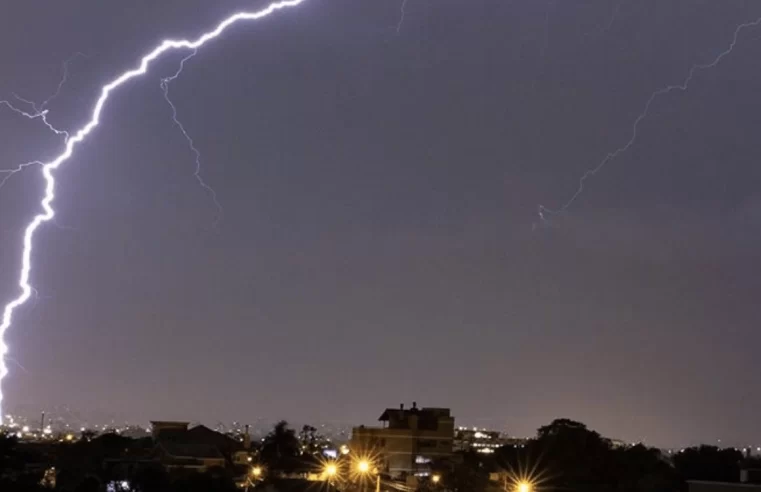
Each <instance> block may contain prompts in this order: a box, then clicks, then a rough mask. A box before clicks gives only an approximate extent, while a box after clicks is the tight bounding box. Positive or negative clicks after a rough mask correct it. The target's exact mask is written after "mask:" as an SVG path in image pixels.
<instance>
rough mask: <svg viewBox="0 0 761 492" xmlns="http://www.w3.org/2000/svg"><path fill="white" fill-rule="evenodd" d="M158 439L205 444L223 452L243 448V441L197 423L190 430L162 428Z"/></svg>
mask: <svg viewBox="0 0 761 492" xmlns="http://www.w3.org/2000/svg"><path fill="white" fill-rule="evenodd" d="M156 440H157V441H158V442H159V443H160V444H165V443H172V444H182V445H205V446H210V447H214V448H217V449H218V450H219V451H221V452H223V453H233V452H235V451H241V450H243V444H242V443H240V442H238V441H236V440H235V439H233V438H231V437H228V436H226V435H224V434H220V433H219V432H216V431H213V430H211V429H209V428H208V427H206V426H203V425H197V426H195V427H193V428H192V429H189V430H188V429H174V428H173V429H162V430H161V431H160V432H159V433H158V435H157V438H156Z"/></svg>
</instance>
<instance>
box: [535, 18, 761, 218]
mask: <svg viewBox="0 0 761 492" xmlns="http://www.w3.org/2000/svg"><path fill="white" fill-rule="evenodd" d="M759 24H761V17H759V18H758V19H756V20H754V21H750V22H744V23H742V24H740V25H738V26H737V27H736V28H735V31H734V35H733V36H732V42H731V43H729V46H728V47H727V48H726V49H725V50H724V51H722V52H721V53H719V54H718V55H717V56H716V57H715V58H714V59H713V60H712V61H710V62H709V63H700V64H695V65H693V66H692V67H690V70H689V71H688V72H687V76H686V77H685V78H684V80H683V81H682V83H681V84H673V85H667V86H664V87H661V88H660V89H658V90H656V91H655V92H653V93H652V94H651V95H650V97H649V98H648V99H647V102H646V103H645V106H644V107H643V108H642V111H641V112H640V113H639V115H638V116H637V118H636V119H635V120H634V124H633V125H632V133H631V136H630V137H629V140H628V141H627V142H626V143H625V144H624V145H622V146H621V147H618V148H617V149H615V150H613V151H611V152H608V153H607V154H606V155H605V157H604V158H603V159H602V160H601V161H600V162H599V163H598V164H597V166H595V167H593V168H591V169H589V170H587V171H586V172H585V173H584V174H583V175H582V176H581V178H579V186H578V188H577V189H576V192H575V193H574V194H573V196H571V199H570V200H568V201H567V202H566V203H565V204H564V205H563V206H562V207H560V208H559V209H556V210H551V209H549V208H547V207H545V206H543V205H539V218H540V219H541V221H542V222H546V221H547V218H546V217H545V214H550V215H556V214H559V213H562V212H565V211H567V210H568V208H569V207H570V206H571V205H573V203H574V202H575V201H576V199H577V198H578V197H579V195H581V193H582V192H583V191H584V184H585V183H586V181H587V179H589V178H591V177H592V176H594V175H595V174H597V173H598V172H600V171H601V170H602V168H604V167H605V165H606V164H608V163H609V162H610V161H612V160H614V159H616V158H617V157H618V156H620V155H621V154H623V153H625V152H626V151H627V150H629V149H630V148H631V147H632V145H634V144H635V143H636V142H637V135H638V133H637V132H638V130H639V125H640V124H641V123H642V121H643V120H644V119H645V118H647V115H648V114H649V113H650V107H651V106H652V105H653V102H655V100H656V99H658V98H660V97H662V96H665V95H667V94H670V93H672V92H674V91H680V92H684V91H686V90H687V89H688V87H689V86H690V83H691V82H692V79H693V78H694V76H695V74H696V73H697V72H699V71H702V70H708V69H710V68H714V67H715V66H716V65H718V64H719V63H720V62H721V60H723V59H724V57H726V56H727V55H729V54H730V53H732V51H733V50H734V49H735V46H736V45H737V41H738V39H739V36H740V33H741V32H742V31H743V30H745V29H749V28H752V27H756V26H758V25H759Z"/></svg>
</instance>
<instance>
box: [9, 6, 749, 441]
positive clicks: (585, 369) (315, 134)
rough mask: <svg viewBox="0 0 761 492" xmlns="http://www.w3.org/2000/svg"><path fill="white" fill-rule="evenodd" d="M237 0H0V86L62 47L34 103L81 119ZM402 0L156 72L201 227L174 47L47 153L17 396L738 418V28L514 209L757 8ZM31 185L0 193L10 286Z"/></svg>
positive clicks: (36, 189)
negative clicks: (126, 74) (54, 169)
mask: <svg viewBox="0 0 761 492" xmlns="http://www.w3.org/2000/svg"><path fill="white" fill-rule="evenodd" d="M263 5H264V3H263V2H243V1H237V0H225V1H220V2H208V1H200V0H192V1H190V0H164V1H161V2H153V1H130V2H127V1H122V2H118V1H103V0H77V1H68V2H53V1H50V0H44V1H43V0H26V1H24V2H13V3H12V5H10V6H6V7H4V9H3V11H2V14H1V15H0V67H1V69H0V73H2V76H1V77H0V99H3V98H8V97H11V94H12V93H13V92H17V93H19V94H20V95H22V96H24V97H26V98H30V99H35V100H40V101H41V100H44V99H45V98H46V97H47V96H49V95H50V93H52V92H53V91H54V90H55V87H56V84H57V83H58V81H59V78H60V71H61V62H62V61H63V60H65V59H67V58H69V57H70V56H71V55H72V54H73V53H75V52H83V53H85V54H87V55H88V58H81V57H80V58H77V59H76V60H75V61H74V62H73V63H72V64H71V66H70V79H69V81H68V83H67V85H66V86H65V87H64V88H63V91H62V93H61V95H60V97H59V98H58V99H56V100H55V101H54V102H53V103H52V104H51V105H50V113H49V116H50V119H51V121H52V122H53V123H54V124H56V125H58V126H60V127H63V128H65V129H75V128H78V127H79V126H80V125H81V124H82V123H83V122H84V121H86V120H87V119H88V117H89V112H90V110H91V107H92V104H93V102H94V101H95V98H96V97H97V93H98V91H99V87H100V86H101V85H102V84H103V83H104V82H106V81H108V80H110V79H111V78H112V77H113V76H114V75H116V74H118V73H119V72H121V71H123V70H124V69H126V68H129V67H132V66H134V64H135V62H136V60H137V59H138V58H139V56H140V55H141V54H143V53H145V52H146V51H148V50H149V49H151V48H152V47H153V46H154V45H155V44H156V43H157V42H158V41H160V40H161V39H162V38H165V37H168V36H195V35H197V34H198V33H200V32H202V31H203V30H206V29H208V28H210V27H211V26H213V25H215V24H216V23H217V22H218V21H219V20H221V19H222V18H224V17H226V16H227V15H229V14H230V13H231V12H233V11H235V10H237V9H239V8H247V9H254V8H256V7H260V6H263ZM400 5H401V2H400V1H399V2H397V1H390V0H383V1H378V0H308V1H307V2H306V3H305V4H304V5H302V6H301V7H299V8H297V9H293V10H287V11H283V12H281V13H279V14H277V15H275V16H273V17H271V18H269V19H267V20H266V21H264V22H259V23H248V24H242V25H240V26H238V27H234V28H232V29H231V30H230V31H229V32H228V33H227V34H226V35H225V36H224V37H223V38H221V39H219V40H218V41H216V42H214V43H213V44H211V45H208V46H206V47H204V49H202V50H201V51H200V52H199V54H198V55H197V56H196V57H195V58H193V59H192V60H190V61H189V62H188V63H187V65H186V68H185V72H184V73H183V75H182V76H181V77H180V78H179V79H178V80H177V81H175V82H174V83H173V85H172V86H171V95H172V97H173V100H174V102H175V104H176V105H177V108H178V110H179V116H180V118H181V120H182V121H183V123H185V125H186V127H187V129H188V131H189V132H190V134H191V135H192V136H193V138H194V139H195V142H196V145H197V147H198V149H199V150H200V151H201V152H202V155H203V166H204V167H203V176H204V178H205V179H206V181H207V182H208V183H209V184H210V185H211V186H213V187H214V189H215V190H216V192H217V194H218V198H219V202H220V203H221V205H222V206H223V207H224V217H223V219H222V221H221V222H220V223H219V224H218V226H217V227H216V228H214V227H213V226H212V225H213V223H214V219H215V212H216V210H215V208H214V204H213V202H212V201H211V199H210V198H209V196H208V194H206V193H205V191H204V190H203V189H202V188H201V187H200V186H199V185H198V184H197V183H196V181H195V179H194V177H193V171H194V162H193V155H192V153H191V152H190V150H189V148H188V147H187V145H186V143H185V141H184V139H183V137H182V134H181V133H180V132H179V131H178V129H177V128H176V127H175V126H173V124H172V120H171V112H170V108H169V107H168V106H167V104H166V103H165V101H164V100H163V98H162V93H161V90H160V87H159V82H160V79H161V77H166V76H169V75H171V74H172V73H174V71H175V70H176V68H177V65H178V63H179V60H180V58H181V57H182V55H181V54H172V55H170V56H167V57H165V58H163V59H162V61H161V62H159V63H157V64H156V65H155V66H153V68H152V70H151V72H150V74H148V75H147V76H146V77H144V78H143V79H141V80H140V81H137V82H135V83H131V84H129V85H128V86H127V87H125V88H124V89H123V90H120V91H119V92H118V93H117V94H114V96H113V98H112V99H111V100H110V102H109V104H108V106H107V108H106V109H105V112H104V116H103V123H102V125H101V126H100V127H99V128H98V129H97V131H96V132H95V133H93V134H92V136H91V138H90V139H89V140H88V141H87V143H86V144H84V145H82V146H81V147H79V148H78V151H77V155H76V156H75V158H74V159H72V160H71V161H69V162H67V163H66V164H65V166H64V167H62V168H61V170H60V172H59V173H58V183H59V195H58V199H57V201H56V208H57V210H58V220H57V225H49V226H47V227H46V228H45V229H44V230H43V231H42V232H41V233H40V234H39V235H38V236H37V243H36V246H37V249H36V254H35V255H34V271H33V275H32V278H33V281H34V285H35V287H36V288H37V289H38V291H39V299H38V300H36V301H35V302H33V303H30V304H29V305H28V306H27V307H26V308H24V309H23V310H21V311H19V315H18V317H17V322H16V323H15V324H14V326H13V327H12V329H11V331H10V332H9V333H8V340H9V343H10V344H11V355H12V356H13V358H14V359H15V360H17V361H18V362H19V363H20V364H22V365H23V366H24V367H25V368H26V371H24V370H21V369H20V368H19V367H18V366H17V365H15V364H14V363H10V369H11V373H10V376H9V377H8V379H7V380H6V381H5V383H4V386H3V389H4V392H5V394H6V402H7V403H8V405H9V407H10V408H12V407H13V406H14V405H16V406H20V405H24V406H27V407H32V408H36V407H39V408H40V409H42V408H44V407H45V406H50V405H54V404H68V405H69V406H71V407H74V408H79V409H94V410H99V411H107V412H118V413H120V414H122V415H126V416H128V417H129V418H131V419H133V420H141V421H147V420H148V419H151V418H153V419H170V418H181V419H191V420H201V421H208V422H216V421H218V420H232V419H237V420H243V421H246V420H253V419H255V418H259V417H264V418H279V417H283V418H287V419H293V420H298V421H308V420H315V421H317V420H320V421H327V420H330V421H341V422H349V423H352V422H356V423H371V422H372V421H373V420H374V419H375V418H376V417H377V416H378V415H379V414H380V411H381V409H382V408H384V407H385V406H396V405H397V404H398V403H399V402H402V401H404V402H407V403H408V404H409V403H410V402H411V401H413V400H416V401H418V402H419V404H421V405H429V406H450V407H451V408H452V409H453V413H454V415H455V416H456V419H457V420H456V422H457V423H458V424H462V425H478V426H486V427H494V428H498V429H507V430H508V431H510V432H511V433H513V434H517V435H527V434H532V433H533V432H534V430H535V429H536V428H537V427H538V426H540V425H543V424H545V423H547V422H549V421H550V420H551V419H553V418H555V417H569V418H574V419H577V420H581V421H583V422H585V423H587V424H588V425H589V426H590V427H592V428H594V429H596V430H599V431H600V432H602V433H603V434H606V435H610V436H612V437H621V438H625V439H632V440H634V439H646V440H648V441H649V442H651V443H653V444H659V445H671V444H681V443H694V442H698V441H705V442H716V439H722V442H731V443H735V442H736V443H738V444H739V443H753V444H756V443H760V444H761V422H760V421H759V420H758V418H757V413H758V412H757V409H758V408H759V407H760V406H761V394H759V392H758V391H756V389H757V388H758V387H759V383H761V372H759V371H758V370H757V368H756V365H757V362H758V347H759V344H761V332H759V320H761V303H759V302H758V299H759V294H761V277H760V276H759V271H758V270H759V265H760V263H759V262H760V260H761V250H760V249H759V246H760V245H761V232H760V230H761V229H760V226H761V191H759V190H761V165H759V163H761V139H759V138H758V134H759V132H760V131H761V118H760V117H759V114H761V112H759V110H760V109H761V98H759V96H758V94H759V90H758V88H759V87H760V84H761V68H759V64H758V60H759V59H760V57H761V28H755V29H748V30H746V31H743V33H742V35H741V36H740V38H739V42H738V43H737V45H736V47H735V50H734V51H733V52H732V54H731V55H729V56H727V57H726V58H724V59H723V60H722V62H721V64H720V65H719V66H718V67H716V68H715V69H712V70H708V71H703V72H698V73H697V74H696V76H695V79H694V80H693V83H692V85H691V86H690V89H689V90H688V91H687V92H675V93H673V94H671V95H669V96H667V97H664V98H661V99H658V100H657V101H656V102H655V103H654V104H653V105H652V106H651V108H650V109H651V111H650V115H649V117H648V118H647V119H646V120H644V121H643V122H642V123H641V125H640V126H639V139H638V140H637V142H636V144H635V145H634V146H632V148H631V149H630V150H629V152H627V153H625V154H623V155H621V156H620V157H619V158H618V159H615V160H613V161H611V162H610V163H609V164H608V166H607V167H606V168H605V169H604V170H603V171H602V172H601V173H599V174H598V175H596V176H595V177H593V178H591V179H590V180H588V181H587V183H586V191H585V193H584V194H583V195H582V196H581V197H580V198H579V199H578V200H577V201H576V203H575V204H574V206H573V207H572V208H571V209H570V210H569V211H568V212H567V213H566V214H563V215H562V216H561V215H558V216H554V217H552V222H551V224H549V226H548V227H539V228H533V227H532V226H533V225H534V224H535V223H536V222H537V220H538V217H537V213H536V211H537V209H538V206H539V205H540V204H543V205H545V206H548V207H550V208H553V207H557V206H559V205H562V204H563V203H564V202H565V201H566V200H567V199H568V198H570V196H571V195H572V194H573V193H574V192H575V191H576V189H577V185H578V178H579V176H580V175H581V174H583V172H584V171H585V170H587V169H589V168H591V167H594V166H595V165H597V163H598V162H599V161H600V159H601V158H602V157H603V156H604V155H605V154H606V153H607V152H609V151H612V150H614V149H616V148H617V147H619V146H620V145H622V144H624V143H625V142H626V141H627V139H628V138H629V137H630V135H631V128H632V123H633V121H634V119H635V118H636V117H637V115H638V114H639V113H640V111H641V110H642V108H643V105H644V104H645V102H646V101H647V99H648V97H649V96H650V94H651V93H652V92H653V91H654V90H656V89H658V88H659V87H662V86H664V85H668V84H676V83H680V82H681V81H682V80H683V79H684V77H685V75H686V74H687V72H688V70H689V68H690V66H692V65H693V64H696V63H707V62H710V61H711V60H712V59H714V58H715V56H716V55H718V53H720V52H721V51H723V50H724V49H726V48H727V46H728V45H729V43H730V42H731V40H732V34H733V31H734V29H735V27H736V26H737V25H738V24H740V23H742V22H746V21H750V20H754V19H756V18H757V17H759V16H761V5H751V3H750V2H745V1H740V0H726V1H723V2H699V3H697V4H695V2H688V1H685V0H678V1H672V2H661V1H658V0H644V1H638V2H634V1H631V0H620V1H619V2H610V1H585V2H582V1H563V2H561V1H557V0H514V1H509V0H468V1H463V0H408V2H407V7H406V18H405V21H404V24H403V25H402V28H401V31H400V32H399V33H398V34H397V33H396V24H397V22H398V20H399V13H400V9H399V7H400ZM617 5H620V8H617V7H616V6H617ZM614 14H615V15H614ZM0 131H2V135H3V136H4V138H3V139H2V145H0V169H2V168H9V167H12V166H13V165H15V164H17V163H19V162H23V161H27V160H32V159H42V158H49V157H51V156H54V155H56V154H57V153H58V152H60V150H61V148H62V143H61V142H60V140H58V139H56V138H55V137H53V136H51V135H49V134H48V133H46V131H45V129H44V127H42V126H41V125H40V124H39V122H32V123H30V122H28V121H25V120H24V119H23V118H19V117H18V116H17V115H14V114H13V113H11V112H9V111H6V110H3V109H0ZM41 186H42V183H41V179H40V177H39V174H38V173H37V172H36V171H35V170H33V169H30V170H28V171H27V172H25V173H24V174H21V175H17V176H14V178H13V179H12V180H10V181H9V182H8V183H7V185H6V186H5V187H3V188H2V190H0V299H2V300H5V299H10V298H11V297H12V296H15V295H16V292H17V291H16V279H17V271H18V263H19V254H20V236H21V229H22V227H23V226H24V225H25V224H26V223H27V222H28V220H29V219H30V217H31V216H32V215H33V214H34V213H35V212H36V211H37V206H36V203H37V202H38V200H39V197H40V194H41V192H42V188H41Z"/></svg>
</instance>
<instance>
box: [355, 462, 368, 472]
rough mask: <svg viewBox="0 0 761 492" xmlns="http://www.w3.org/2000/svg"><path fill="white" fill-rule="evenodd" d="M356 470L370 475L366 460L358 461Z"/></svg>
mask: <svg viewBox="0 0 761 492" xmlns="http://www.w3.org/2000/svg"><path fill="white" fill-rule="evenodd" d="M357 470H358V471H359V473H370V462H369V461H367V460H359V462H358V463H357Z"/></svg>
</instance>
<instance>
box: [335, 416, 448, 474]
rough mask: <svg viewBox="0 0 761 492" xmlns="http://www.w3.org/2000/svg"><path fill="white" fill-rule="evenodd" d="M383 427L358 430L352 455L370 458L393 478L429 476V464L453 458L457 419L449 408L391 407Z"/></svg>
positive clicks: (362, 427)
mask: <svg viewBox="0 0 761 492" xmlns="http://www.w3.org/2000/svg"><path fill="white" fill-rule="evenodd" d="M378 420H379V421H380V422H383V425H382V426H381V427H365V426H360V427H355V428H354V429H352V435H351V444H350V446H349V447H350V448H351V452H352V453H359V455H367V456H369V457H371V458H372V459H373V460H374V461H375V462H376V466H377V467H378V469H379V471H380V472H382V473H386V474H388V475H390V476H391V477H395V478H398V477H404V476H410V475H416V476H427V475H428V474H430V463H431V462H436V461H442V460H446V459H448V458H451V456H452V441H453V437H454V417H453V416H452V415H451V413H450V410H449V409H448V408H418V407H417V403H413V404H412V408H410V409H405V408H404V405H403V404H402V405H400V406H399V408H388V409H386V410H385V411H384V412H383V413H382V414H381V416H380V417H378Z"/></svg>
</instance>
